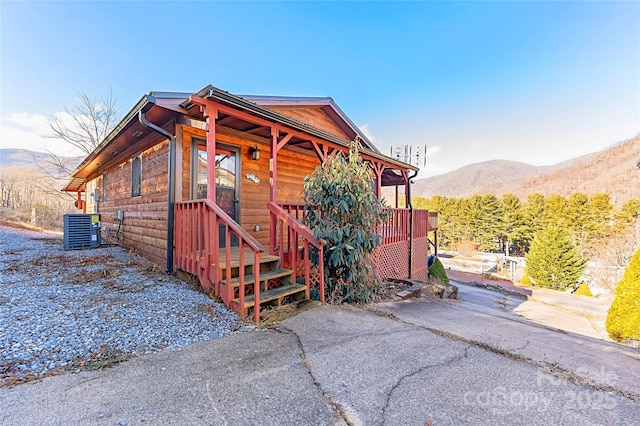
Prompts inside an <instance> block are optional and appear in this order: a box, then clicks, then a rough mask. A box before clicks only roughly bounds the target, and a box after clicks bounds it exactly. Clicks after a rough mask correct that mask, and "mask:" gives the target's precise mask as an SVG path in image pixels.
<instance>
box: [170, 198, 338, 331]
mask: <svg viewBox="0 0 640 426" xmlns="http://www.w3.org/2000/svg"><path fill="white" fill-rule="evenodd" d="M175 207H176V210H175V228H174V232H175V233H174V244H175V248H174V262H175V265H176V267H177V268H179V269H182V270H183V271H185V272H188V273H190V274H194V275H196V276H197V277H198V280H199V281H200V285H201V286H202V288H203V289H204V291H205V292H206V293H208V294H215V295H216V296H218V297H220V298H221V299H222V301H223V302H224V303H225V305H226V306H227V307H229V308H231V309H233V310H234V311H236V312H239V313H241V314H243V315H246V314H247V313H248V310H249V309H252V308H253V318H254V321H255V322H256V323H258V322H260V307H261V305H263V304H274V303H277V304H278V305H279V304H281V303H282V302H283V301H284V300H285V298H291V299H293V300H296V299H309V297H310V293H311V290H310V289H311V286H312V285H313V286H317V289H318V297H319V299H320V303H324V273H323V271H324V256H323V250H324V245H325V244H326V242H325V241H324V240H320V241H318V240H316V239H315V238H314V236H313V232H311V230H309V229H308V228H306V227H305V226H303V225H302V224H301V223H300V222H299V221H298V219H296V218H294V217H293V216H292V215H291V214H290V212H289V211H285V210H284V209H282V208H281V207H280V206H278V205H277V204H275V203H268V204H267V209H268V210H269V214H270V235H269V252H270V253H269V254H268V253H267V250H266V249H265V247H264V246H263V245H262V244H260V243H259V242H258V241H257V240H256V239H255V238H253V237H252V236H251V235H250V234H249V233H247V231H245V230H244V229H243V228H242V227H241V226H240V225H239V224H238V223H237V222H236V221H234V220H233V219H232V218H231V217H229V215H228V214H227V213H226V212H224V211H223V210H222V209H221V208H220V207H219V206H218V205H216V204H215V203H214V202H212V201H211V200H208V199H201V200H189V201H181V202H177V203H176V204H175ZM221 236H223V237H224V241H225V244H224V245H223V247H220V244H218V242H220V237H221ZM232 241H234V243H235V244H237V246H235V247H233V246H232V244H231V242H232ZM212 242H215V243H212ZM312 247H313V248H315V250H317V258H318V265H317V266H315V265H314V266H312V264H311V263H312V262H311V248H312ZM289 248H291V249H292V250H289ZM283 265H284V266H286V268H284V267H283ZM287 268H290V269H287ZM256 293H257V294H256Z"/></svg>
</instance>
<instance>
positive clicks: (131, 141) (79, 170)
mask: <svg viewBox="0 0 640 426" xmlns="http://www.w3.org/2000/svg"><path fill="white" fill-rule="evenodd" d="M188 97H189V94H187V93H170V94H168V93H162V92H157V93H154V92H151V93H150V94H149V95H145V96H143V97H142V98H141V99H140V101H138V103H137V104H136V105H135V106H134V107H133V109H131V111H129V113H128V114H127V115H126V116H125V117H124V119H122V121H121V122H120V123H119V124H118V125H117V126H116V128H115V129H113V131H112V132H111V133H109V135H108V136H107V137H106V138H105V140H104V141H103V142H102V143H101V144H100V145H99V146H98V147H97V148H96V149H95V150H93V152H92V153H91V154H89V155H88V156H87V158H85V159H84V160H83V161H82V163H80V164H79V165H78V167H76V169H75V170H74V171H73V173H72V174H71V179H70V181H69V182H68V183H67V184H66V185H65V187H64V188H63V189H62V191H66V192H77V191H82V190H84V185H85V183H86V181H87V180H89V179H92V178H93V177H95V176H97V175H98V174H99V173H100V171H101V170H103V169H106V168H108V167H109V166H110V165H112V164H114V163H118V162H121V161H122V160H123V159H126V158H128V156H131V155H132V154H134V153H135V152H137V151H139V150H140V147H141V145H144V144H145V143H148V141H149V140H150V138H148V137H147V136H150V135H152V134H154V132H153V131H151V130H150V129H148V128H147V127H145V126H143V125H142V123H140V121H139V120H138V113H139V112H140V111H142V112H143V113H145V115H146V118H147V120H149V121H151V122H152V123H155V124H158V125H161V126H162V125H165V124H166V123H167V122H170V121H171V120H173V119H175V117H176V116H178V115H181V114H186V112H187V111H186V110H185V109H184V108H182V107H180V104H181V103H182V102H184V100H185V99H187V98H188Z"/></svg>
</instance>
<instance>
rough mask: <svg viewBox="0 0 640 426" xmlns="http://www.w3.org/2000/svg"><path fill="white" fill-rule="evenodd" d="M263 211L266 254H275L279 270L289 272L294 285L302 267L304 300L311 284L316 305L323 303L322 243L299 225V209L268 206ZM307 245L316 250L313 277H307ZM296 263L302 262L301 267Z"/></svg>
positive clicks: (272, 204) (308, 266) (298, 207)
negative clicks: (268, 228) (267, 218)
mask: <svg viewBox="0 0 640 426" xmlns="http://www.w3.org/2000/svg"><path fill="white" fill-rule="evenodd" d="M267 208H268V209H269V212H270V213H271V215H270V216H271V221H270V225H271V230H272V234H271V241H270V242H269V244H270V251H271V252H272V253H277V254H278V255H279V257H280V262H281V263H282V264H283V266H286V267H288V268H290V269H291V270H292V271H293V276H292V281H293V282H295V281H296V276H297V275H298V273H299V266H302V273H303V274H304V281H305V285H306V287H307V288H306V297H307V299H308V298H309V296H310V290H311V283H312V281H314V282H316V283H317V285H318V287H319V288H318V291H319V296H320V302H321V303H324V245H325V244H326V241H324V240H320V241H318V240H317V239H316V238H315V237H314V236H313V232H312V231H311V230H310V229H309V228H307V227H306V226H304V225H303V224H302V223H301V222H300V220H299V219H298V218H302V215H303V210H302V206H298V205H291V204H288V205H284V208H283V207H282V206H280V205H278V204H276V203H268V204H267ZM292 213H293V214H295V216H294V215H292ZM309 244H311V245H312V246H313V247H315V248H316V249H317V250H318V265H317V268H316V271H315V272H316V276H312V275H311V258H310V256H309V255H310V252H309ZM299 262H302V265H300V263H299Z"/></svg>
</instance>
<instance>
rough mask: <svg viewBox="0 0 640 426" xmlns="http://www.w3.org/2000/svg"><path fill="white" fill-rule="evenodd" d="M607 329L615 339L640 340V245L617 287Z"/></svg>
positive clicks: (608, 316)
mask: <svg viewBox="0 0 640 426" xmlns="http://www.w3.org/2000/svg"><path fill="white" fill-rule="evenodd" d="M607 331H608V332H609V335H610V336H611V338H612V339H615V340H640V247H639V248H638V250H637V251H636V253H635V254H634V255H633V257H632V258H631V261H630V262H629V266H627V269H626V270H625V272H624V275H623V276H622V279H621V280H620V282H619V283H618V285H617V287H616V296H615V298H614V299H613V303H611V307H610V308H609V313H608V315H607Z"/></svg>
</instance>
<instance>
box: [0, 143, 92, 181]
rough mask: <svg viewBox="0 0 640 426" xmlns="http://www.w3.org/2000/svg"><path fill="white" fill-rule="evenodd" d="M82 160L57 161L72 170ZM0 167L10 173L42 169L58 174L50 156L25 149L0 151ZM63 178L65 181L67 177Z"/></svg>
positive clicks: (71, 158) (68, 158)
mask: <svg viewBox="0 0 640 426" xmlns="http://www.w3.org/2000/svg"><path fill="white" fill-rule="evenodd" d="M82 159H83V157H60V158H59V159H58V160H60V161H62V164H64V167H65V169H68V170H73V169H74V168H75V167H76V166H77V165H78V164H80V161H82ZM0 167H2V169H4V170H11V171H20V170H39V169H44V170H45V171H47V172H48V173H49V174H52V175H56V174H59V172H58V169H57V167H56V166H55V163H54V160H53V158H52V157H51V155H50V154H47V153H45V152H36V151H29V150H26V149H14V148H2V149H0ZM63 177H64V178H65V179H66V178H67V177H68V176H63Z"/></svg>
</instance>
